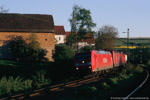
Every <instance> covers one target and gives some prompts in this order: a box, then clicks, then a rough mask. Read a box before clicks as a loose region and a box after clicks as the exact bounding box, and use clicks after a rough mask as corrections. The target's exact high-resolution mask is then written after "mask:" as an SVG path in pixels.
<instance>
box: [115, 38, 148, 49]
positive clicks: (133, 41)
mask: <svg viewBox="0 0 150 100" xmlns="http://www.w3.org/2000/svg"><path fill="white" fill-rule="evenodd" d="M120 46H127V38H119V39H117V41H116V43H115V47H120ZM129 46H150V37H143V38H142V37H140V38H136V37H135V38H129Z"/></svg>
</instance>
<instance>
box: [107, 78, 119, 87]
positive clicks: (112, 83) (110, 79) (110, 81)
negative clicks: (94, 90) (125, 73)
mask: <svg viewBox="0 0 150 100" xmlns="http://www.w3.org/2000/svg"><path fill="white" fill-rule="evenodd" d="M108 81H109V83H110V85H113V86H114V85H117V84H118V79H117V78H109V80H108Z"/></svg>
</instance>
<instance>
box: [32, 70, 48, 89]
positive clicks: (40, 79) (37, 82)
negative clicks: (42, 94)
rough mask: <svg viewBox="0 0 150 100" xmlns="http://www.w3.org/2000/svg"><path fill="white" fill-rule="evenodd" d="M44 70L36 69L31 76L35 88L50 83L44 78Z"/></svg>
mask: <svg viewBox="0 0 150 100" xmlns="http://www.w3.org/2000/svg"><path fill="white" fill-rule="evenodd" d="M45 75H46V71H45V70H40V71H36V72H35V75H33V76H32V78H33V85H34V86H35V87H37V88H40V87H42V86H44V85H48V84H50V82H51V80H50V79H48V78H46V76H45Z"/></svg>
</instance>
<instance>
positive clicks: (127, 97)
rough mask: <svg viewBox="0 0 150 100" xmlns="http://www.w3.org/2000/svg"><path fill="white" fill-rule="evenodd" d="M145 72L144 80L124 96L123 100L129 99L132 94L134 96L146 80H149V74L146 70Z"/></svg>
mask: <svg viewBox="0 0 150 100" xmlns="http://www.w3.org/2000/svg"><path fill="white" fill-rule="evenodd" d="M146 72H147V76H146V78H145V80H144V81H143V82H142V83H141V84H140V85H139V86H138V87H137V88H136V89H135V90H134V91H132V92H131V93H130V94H129V95H128V96H126V97H125V98H124V99H123V100H127V99H129V97H130V96H131V95H132V94H134V93H135V92H136V91H137V90H139V89H140V88H141V87H142V86H143V85H144V84H145V83H146V81H147V80H148V78H149V72H148V71H147V70H146Z"/></svg>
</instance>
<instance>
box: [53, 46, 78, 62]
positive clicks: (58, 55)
mask: <svg viewBox="0 0 150 100" xmlns="http://www.w3.org/2000/svg"><path fill="white" fill-rule="evenodd" d="M74 54H75V51H74V50H73V48H71V47H70V46H67V45H56V47H55V55H54V58H55V61H62V60H69V59H72V58H73V57H74Z"/></svg>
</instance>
